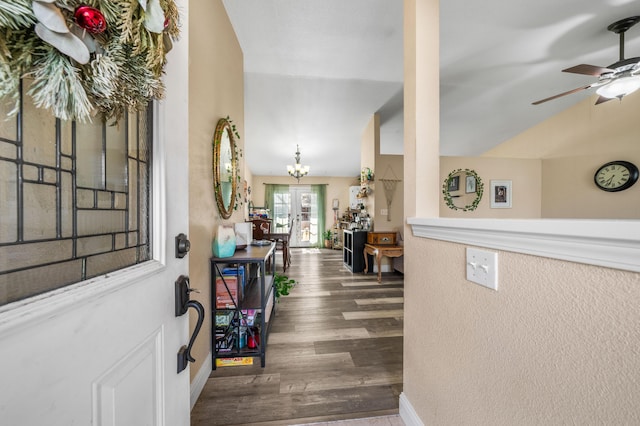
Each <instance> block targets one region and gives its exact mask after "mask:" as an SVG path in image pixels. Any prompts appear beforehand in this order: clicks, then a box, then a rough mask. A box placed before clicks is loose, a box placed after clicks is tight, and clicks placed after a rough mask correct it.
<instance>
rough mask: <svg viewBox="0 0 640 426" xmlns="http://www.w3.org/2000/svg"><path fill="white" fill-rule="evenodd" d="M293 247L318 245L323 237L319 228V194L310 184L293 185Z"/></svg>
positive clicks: (291, 207)
mask: <svg viewBox="0 0 640 426" xmlns="http://www.w3.org/2000/svg"><path fill="white" fill-rule="evenodd" d="M289 192H290V194H291V197H290V200H291V206H290V209H291V218H292V219H293V232H292V235H291V243H290V244H291V246H292V247H313V246H317V245H318V243H319V242H320V239H321V237H322V233H321V232H319V230H318V196H317V194H316V193H314V192H312V191H311V187H309V186H291V187H290V188H289Z"/></svg>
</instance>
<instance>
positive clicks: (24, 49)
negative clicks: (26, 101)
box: [0, 0, 179, 121]
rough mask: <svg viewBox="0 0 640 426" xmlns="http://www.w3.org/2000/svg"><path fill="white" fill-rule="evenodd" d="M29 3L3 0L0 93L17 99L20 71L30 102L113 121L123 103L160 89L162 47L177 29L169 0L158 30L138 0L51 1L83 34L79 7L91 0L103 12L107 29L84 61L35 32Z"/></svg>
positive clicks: (72, 116)
mask: <svg viewBox="0 0 640 426" xmlns="http://www.w3.org/2000/svg"><path fill="white" fill-rule="evenodd" d="M32 3H33V2H32V1H31V0H10V1H5V0H0V100H4V99H9V100H13V101H14V102H16V106H17V100H18V96H19V94H18V87H19V83H20V79H21V78H27V79H29V80H31V86H30V88H29V90H28V94H29V95H30V96H32V97H33V100H34V104H35V105H36V106H38V107H42V108H46V109H49V110H50V111H51V112H52V114H53V115H54V116H56V117H58V118H61V119H63V120H78V121H87V120H90V119H91V117H92V116H93V115H95V114H96V113H97V114H100V115H101V116H102V118H103V119H105V120H113V121H118V119H120V118H121V117H122V116H123V115H124V114H125V113H126V112H127V111H132V112H133V111H140V110H143V109H145V108H146V107H147V105H148V103H149V101H151V100H152V99H161V98H162V97H163V95H164V85H163V82H162V79H161V77H162V73H163V69H164V65H165V63H166V53H167V51H168V49H169V48H170V46H171V43H172V42H173V41H175V40H176V39H177V38H178V36H179V22H178V18H179V16H178V9H177V6H176V4H175V1H174V0H160V1H159V3H160V7H161V8H162V10H163V12H164V15H165V18H166V26H165V28H164V31H163V32H162V33H153V32H150V31H149V30H148V29H147V28H146V27H145V25H144V21H145V11H144V10H143V8H142V7H141V6H140V4H139V2H138V0H56V1H55V2H54V3H53V5H55V6H56V7H57V8H58V9H59V10H60V12H61V13H62V15H63V16H64V19H65V22H66V24H67V27H68V28H69V29H70V30H72V32H75V33H76V34H83V35H84V34H86V33H83V32H82V31H79V32H78V31H77V30H78V28H79V27H78V25H77V24H76V23H75V20H74V11H75V10H76V8H77V7H79V6H91V7H94V8H96V9H98V10H100V12H101V13H102V15H103V16H104V19H105V21H106V24H107V29H106V30H105V31H104V32H103V33H101V34H93V35H92V38H93V41H94V42H95V44H96V46H97V48H96V52H93V53H91V57H90V60H89V62H88V63H86V64H80V63H77V62H76V61H75V60H74V59H73V58H71V57H69V56H67V55H65V54H64V53H62V52H60V51H59V50H57V49H56V48H55V47H54V46H52V45H50V44H48V43H47V42H45V41H44V40H42V39H40V38H39V37H38V35H37V34H36V33H35V30H34V28H35V25H36V23H37V22H38V20H37V18H36V16H35V15H34V12H33V6H32ZM16 111H17V109H14V111H13V112H16Z"/></svg>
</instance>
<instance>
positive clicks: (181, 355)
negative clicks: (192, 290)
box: [178, 300, 204, 373]
mask: <svg viewBox="0 0 640 426" xmlns="http://www.w3.org/2000/svg"><path fill="white" fill-rule="evenodd" d="M187 308H193V309H195V310H196V312H198V322H197V323H196V328H195V329H194V330H193V334H192V335H191V338H190V339H189V345H188V346H182V347H181V348H180V350H178V373H179V372H181V371H182V370H184V369H185V368H187V365H188V364H189V362H195V361H196V359H195V358H194V357H192V356H191V348H192V347H193V343H194V342H195V341H196V337H198V333H199V332H200V328H201V327H202V323H203V322H204V307H203V306H202V304H201V303H200V302H198V301H197V300H189V301H188V302H187Z"/></svg>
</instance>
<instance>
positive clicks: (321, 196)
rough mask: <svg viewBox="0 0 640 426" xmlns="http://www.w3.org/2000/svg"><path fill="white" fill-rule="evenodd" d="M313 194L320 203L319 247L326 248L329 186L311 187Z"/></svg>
mask: <svg viewBox="0 0 640 426" xmlns="http://www.w3.org/2000/svg"><path fill="white" fill-rule="evenodd" d="M311 193H312V194H316V200H317V203H318V234H319V235H318V247H320V248H322V247H324V232H325V231H326V229H325V222H326V221H325V216H324V211H325V198H326V194H327V185H311Z"/></svg>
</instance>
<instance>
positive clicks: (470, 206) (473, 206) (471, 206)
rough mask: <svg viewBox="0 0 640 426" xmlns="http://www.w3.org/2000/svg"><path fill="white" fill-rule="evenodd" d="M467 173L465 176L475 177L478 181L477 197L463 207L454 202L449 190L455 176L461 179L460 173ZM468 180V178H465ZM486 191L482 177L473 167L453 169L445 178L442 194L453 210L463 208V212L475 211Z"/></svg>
mask: <svg viewBox="0 0 640 426" xmlns="http://www.w3.org/2000/svg"><path fill="white" fill-rule="evenodd" d="M462 172H464V173H465V176H472V177H474V178H475V181H476V188H475V194H476V197H475V198H474V200H473V202H471V203H470V204H467V205H465V206H463V207H459V206H456V205H455V203H454V202H453V196H452V195H451V193H450V191H449V187H450V185H451V183H452V182H453V180H454V178H456V177H458V179H459V176H460V175H459V173H462ZM465 180H466V179H465ZM483 193H484V184H483V183H482V179H481V178H480V176H478V173H476V172H475V170H471V169H456V170H453V171H452V172H451V173H449V174H448V175H447V177H446V179H445V180H444V183H443V185H442V195H443V196H444V202H445V204H446V205H447V207H449V208H450V209H452V210H461V211H463V212H467V211H473V210H475V209H477V208H478V204H480V200H482V194H483Z"/></svg>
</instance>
